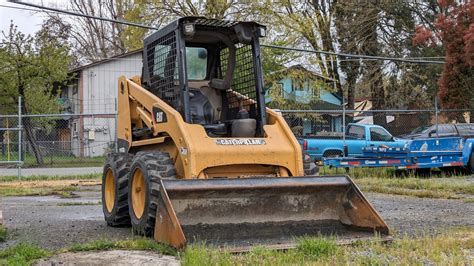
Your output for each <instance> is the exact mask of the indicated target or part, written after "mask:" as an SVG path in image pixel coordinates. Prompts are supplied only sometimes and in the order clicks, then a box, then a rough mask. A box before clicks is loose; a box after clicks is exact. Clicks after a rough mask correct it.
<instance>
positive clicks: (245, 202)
mask: <svg viewBox="0 0 474 266" xmlns="http://www.w3.org/2000/svg"><path fill="white" fill-rule="evenodd" d="M160 191H161V193H160V194H161V195H160V200H159V202H158V206H157V215H156V224H155V233H154V236H155V239H156V240H157V241H158V242H163V243H167V244H169V245H171V246H174V247H176V248H183V247H184V246H185V245H186V243H187V242H188V241H189V242H195V241H203V242H205V243H206V244H211V245H216V246H226V247H234V248H235V247H236V248H242V247H249V246H252V245H264V246H268V247H278V246H280V247H281V246H285V247H291V246H292V245H293V244H294V243H293V242H294V238H295V237H298V236H305V235H309V236H313V235H314V236H317V235H333V236H336V237H337V239H342V240H343V241H344V239H346V240H347V239H354V238H356V239H359V238H361V237H368V236H369V237H370V236H373V235H374V232H377V233H379V234H381V235H388V234H389V229H388V227H387V225H386V224H385V222H384V220H383V219H382V218H381V217H380V216H379V214H378V213H377V211H375V209H374V208H373V207H372V205H370V203H369V202H368V201H367V200H366V199H365V197H364V195H363V194H362V193H361V192H360V190H359V188H358V187H357V186H356V185H355V184H354V183H353V182H352V180H351V179H350V178H349V177H347V176H324V177H320V176H318V177H316V176H305V177H282V178H275V177H262V178H240V179H227V178H222V179H192V180H186V179H180V180H178V179H174V180H166V179H165V180H161V187H160ZM364 232H365V233H364ZM292 243H293V244H292Z"/></svg>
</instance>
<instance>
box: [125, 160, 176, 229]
mask: <svg viewBox="0 0 474 266" xmlns="http://www.w3.org/2000/svg"><path fill="white" fill-rule="evenodd" d="M130 169H131V171H130V178H129V183H128V187H129V189H130V192H129V193H128V205H129V206H130V208H129V213H130V221H131V224H132V229H133V232H134V233H136V234H139V235H145V236H152V235H153V231H154V228H155V218H156V208H157V205H158V199H159V196H160V179H162V178H175V176H176V171H175V168H174V163H173V159H171V157H170V156H169V154H168V153H165V152H139V153H137V154H136V155H135V158H134V159H133V163H132V166H131V168H130Z"/></svg>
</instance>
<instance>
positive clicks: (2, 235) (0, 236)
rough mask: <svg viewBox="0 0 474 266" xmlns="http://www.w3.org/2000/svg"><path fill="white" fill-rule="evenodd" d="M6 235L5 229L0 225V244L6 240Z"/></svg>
mask: <svg viewBox="0 0 474 266" xmlns="http://www.w3.org/2000/svg"><path fill="white" fill-rule="evenodd" d="M7 235H8V233H7V229H6V228H5V226H3V225H1V224H0V242H5V240H7Z"/></svg>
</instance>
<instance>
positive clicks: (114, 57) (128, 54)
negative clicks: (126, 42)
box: [70, 48, 143, 72]
mask: <svg viewBox="0 0 474 266" xmlns="http://www.w3.org/2000/svg"><path fill="white" fill-rule="evenodd" d="M142 51H143V48H141V49H138V50H133V51H130V52H127V53H123V54H119V55H116V56H112V57H109V58H105V59H102V60H100V61H96V62H92V63H90V64H86V65H83V66H80V67H76V68H74V69H72V70H71V71H70V72H77V71H80V70H83V69H85V68H89V67H93V66H96V65H100V64H103V63H107V62H109V61H112V60H115V59H118V58H124V57H127V56H130V55H135V54H138V53H141V52H142Z"/></svg>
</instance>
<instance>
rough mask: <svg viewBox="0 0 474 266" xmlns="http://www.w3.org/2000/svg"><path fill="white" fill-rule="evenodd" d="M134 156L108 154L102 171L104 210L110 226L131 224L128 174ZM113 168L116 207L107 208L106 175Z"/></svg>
mask: <svg viewBox="0 0 474 266" xmlns="http://www.w3.org/2000/svg"><path fill="white" fill-rule="evenodd" d="M132 158H133V157H132V156H131V155H130V154H128V153H113V154H109V155H108V156H107V160H106V162H105V165H104V170H103V173H102V211H103V213H104V218H105V221H106V222H107V225H109V226H130V216H129V214H128V174H129V171H130V164H131V162H132ZM109 168H110V169H111V170H112V173H113V175H114V181H115V195H116V197H115V199H114V207H113V209H112V211H111V212H109V211H108V210H107V207H106V202H105V177H106V173H107V170H108V169H109Z"/></svg>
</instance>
